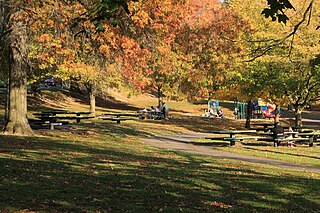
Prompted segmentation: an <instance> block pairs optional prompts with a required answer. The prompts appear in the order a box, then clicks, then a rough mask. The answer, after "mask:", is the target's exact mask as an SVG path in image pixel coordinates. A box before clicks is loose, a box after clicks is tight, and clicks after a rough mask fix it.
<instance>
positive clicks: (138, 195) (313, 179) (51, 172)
mask: <svg viewBox="0 0 320 213" xmlns="http://www.w3.org/2000/svg"><path fill="white" fill-rule="evenodd" d="M176 122H177V121H173V122H172V123H170V121H158V122H148V121H127V122H123V123H121V125H117V124H115V123H113V122H98V121H97V122H87V123H81V124H79V125H76V124H74V125H72V126H71V129H62V130H55V131H48V130H37V131H36V133H37V134H38V136H34V137H18V136H5V135H0V147H1V148H0V161H1V162H0V163H1V165H3V167H2V169H1V170H0V189H1V194H0V200H1V202H0V211H1V212H26V211H35V212H158V211H160V212H316V211H317V210H319V209H320V197H319V196H320V195H319V190H320V175H319V174H318V173H312V172H306V171H293V170H287V169H283V168H277V167H271V166H266V165H260V164H253V163H248V162H241V161H235V160H227V159H220V158H219V159H217V158H213V157H207V156H202V155H195V154H190V153H184V152H178V151H170V150H165V149H158V148H155V147H150V146H147V145H144V144H143V143H142V139H143V138H146V137H150V136H154V135H158V134H170V133H172V134H173V133H179V132H185V131H189V130H190V129H188V128H186V127H189V125H185V126H178V125H176ZM293 157H296V156H293Z"/></svg>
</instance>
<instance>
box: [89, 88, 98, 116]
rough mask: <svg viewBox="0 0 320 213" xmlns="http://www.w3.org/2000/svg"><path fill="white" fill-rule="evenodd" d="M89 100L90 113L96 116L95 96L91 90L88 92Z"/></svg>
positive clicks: (93, 90) (92, 89)
mask: <svg viewBox="0 0 320 213" xmlns="http://www.w3.org/2000/svg"><path fill="white" fill-rule="evenodd" d="M89 99H90V112H91V114H92V115H95V114H96V95H95V89H94V88H91V90H90V91H89Z"/></svg>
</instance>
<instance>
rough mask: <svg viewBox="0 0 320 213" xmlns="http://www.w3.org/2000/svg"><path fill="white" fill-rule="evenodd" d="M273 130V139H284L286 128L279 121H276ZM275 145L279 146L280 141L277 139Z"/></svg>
mask: <svg viewBox="0 0 320 213" xmlns="http://www.w3.org/2000/svg"><path fill="white" fill-rule="evenodd" d="M272 132H273V139H274V140H276V139H283V138H284V128H283V127H282V126H281V125H280V124H279V122H276V123H275V124H274V127H273V129H272ZM275 145H277V146H279V145H280V141H279V140H278V141H275Z"/></svg>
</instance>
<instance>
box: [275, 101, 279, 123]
mask: <svg viewBox="0 0 320 213" xmlns="http://www.w3.org/2000/svg"><path fill="white" fill-rule="evenodd" d="M274 111H275V112H274V113H275V114H274V123H279V122H280V107H279V105H278V104H277V105H276V109H275V110H274Z"/></svg>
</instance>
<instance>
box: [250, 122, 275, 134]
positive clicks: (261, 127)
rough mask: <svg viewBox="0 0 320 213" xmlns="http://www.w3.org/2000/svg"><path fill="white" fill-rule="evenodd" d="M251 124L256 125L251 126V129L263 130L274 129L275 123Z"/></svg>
mask: <svg viewBox="0 0 320 213" xmlns="http://www.w3.org/2000/svg"><path fill="white" fill-rule="evenodd" d="M250 126H255V127H251V128H250V129H252V130H257V131H259V130H261V131H265V132H267V131H269V130H271V129H272V127H273V126H274V124H273V123H252V124H250Z"/></svg>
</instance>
